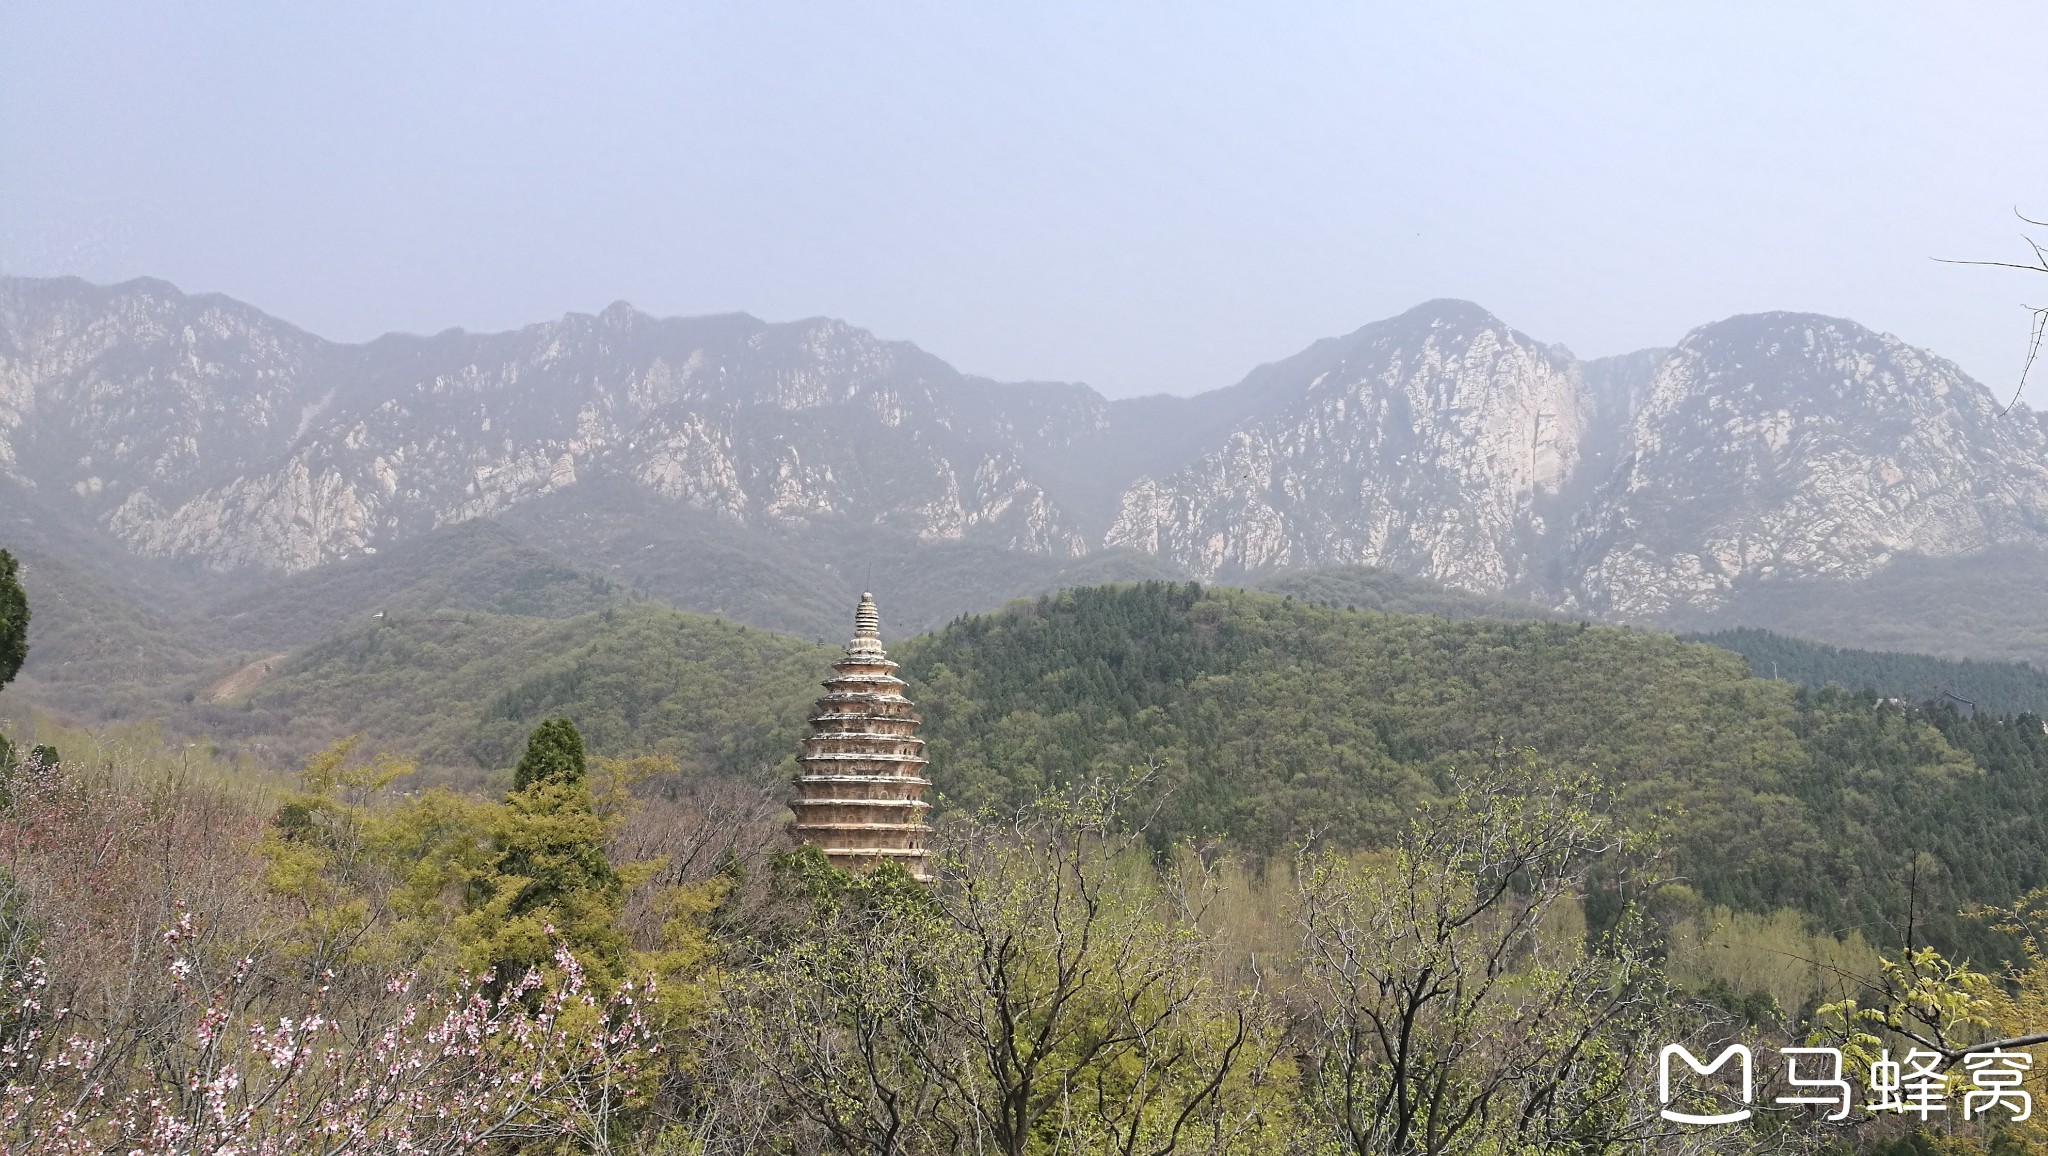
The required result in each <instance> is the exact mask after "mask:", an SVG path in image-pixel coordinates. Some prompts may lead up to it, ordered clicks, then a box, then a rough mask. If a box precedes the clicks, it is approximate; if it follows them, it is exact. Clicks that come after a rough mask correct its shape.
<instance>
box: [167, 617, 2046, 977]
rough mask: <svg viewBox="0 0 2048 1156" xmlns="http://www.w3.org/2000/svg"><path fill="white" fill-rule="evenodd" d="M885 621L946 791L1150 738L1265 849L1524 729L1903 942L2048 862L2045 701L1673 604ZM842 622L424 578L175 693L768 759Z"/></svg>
mask: <svg viewBox="0 0 2048 1156" xmlns="http://www.w3.org/2000/svg"><path fill="white" fill-rule="evenodd" d="M891 649H892V652H893V653H894V655H895V657H896V658H897V659H898V660H899V661H901V662H902V663H903V668H902V673H903V675H904V677H905V678H906V679H907V680H908V681H909V683H910V694H911V695H912V697H913V698H914V699H915V700H916V701H917V702H918V704H919V707H920V709H921V710H922V711H923V712H924V714H925V716H926V718H927V725H926V727H925V731H924V733H925V735H926V737H927V738H928V739H929V740H930V753H931V756H932V760H933V761H932V771H931V773H932V777H933V779H934V781H935V783H936V788H935V795H936V799H937V801H938V802H939V803H940V815H941V817H942V818H943V816H944V815H945V814H947V813H958V812H960V811H963V810H969V809H975V808H980V807H983V806H995V807H999V808H1007V807H1010V806H1013V805H1016V804H1018V803H1020V802H1022V801H1024V800H1026V799H1028V798H1030V797H1031V796H1032V795H1034V794H1035V793H1037V792H1039V791H1041V790H1043V789H1045V788H1047V787H1051V786H1057V785H1061V784H1065V783H1069V782H1072V781H1075V780H1076V779H1079V778H1082V777H1084V776H1088V775H1092V774H1119V773H1121V772H1123V771H1124V770H1125V769H1126V768H1128V767H1130V766H1133V765H1141V764H1144V763H1146V762H1148V761H1150V762H1157V763H1159V764H1161V769H1160V771H1159V772H1158V774H1157V776H1156V790H1155V791H1154V794H1153V798H1154V800H1155V802H1156V805H1157V806H1159V807H1160V812H1159V815H1158V820H1157V823H1156V824H1155V827H1154V829H1155V831H1156V832H1157V834H1158V836H1159V837H1161V838H1178V837H1194V838H1199V839H1211V838H1213V839H1222V840H1227V841H1228V842H1230V843H1231V844H1232V845H1234V846H1236V847H1239V848H1241V849H1244V850H1246V851H1248V852H1251V853H1252V854H1253V855H1254V856H1255V857H1261V856H1270V855H1275V854H1285V853H1286V852H1287V851H1288V850H1289V849H1290V848H1291V847H1292V846H1294V845H1296V844H1297V843H1298V842H1300V841H1302V840H1306V839H1319V840H1322V841H1324V842H1326V843H1330V844H1335V845H1339V846H1371V845H1376V844H1380V843H1382V842H1384V841H1385V840H1387V839H1388V838H1390V837H1392V835H1393V834H1394V833H1395V832H1396V831H1398V830H1399V829H1401V827H1402V825H1403V824H1404V823H1405V822H1406V821H1407V820H1408V819H1409V818H1410V817H1411V816H1412V814H1413V813H1414V809H1415V808H1416V806H1417V805H1419V804H1420V803H1422V802H1424V801H1426V800H1429V799H1432V798H1436V797H1439V796H1441V795H1443V794H1444V793H1445V792H1446V791H1448V790H1449V789H1450V788H1451V787H1452V786H1453V785H1454V784H1455V782H1456V781H1458V780H1459V779H1461V778H1462V777H1463V776H1464V775H1466V774H1468V773H1470V772H1472V771H1473V770H1475V769H1477V768H1479V767H1480V766H1482V765H1484V764H1486V763H1487V762H1489V761H1490V760H1492V759H1494V758H1495V757H1496V755H1497V752H1499V751H1501V750H1502V749H1503V748H1518V747H1530V748H1534V749H1535V750H1536V751H1538V752H1539V753H1540V754H1541V755H1542V756H1543V757H1545V758H1547V759H1551V760H1556V761H1561V762H1565V763H1573V764H1579V765H1587V766H1593V767H1597V768H1598V769H1599V772H1600V774H1601V775H1602V777H1603V778H1605V779H1606V780H1607V781H1608V782H1610V783H1612V784H1613V785H1614V786H1615V787H1616V788H1617V791H1618V793H1619V795H1620V798H1621V800H1622V806H1623V808H1624V810H1625V811H1627V812H1628V813H1629V814H1630V815H1631V816H1633V817H1634V818H1635V819H1637V820H1639V821H1642V822H1652V823H1657V824H1660V825H1661V826H1662V827H1663V828H1664V830H1665V832H1666V835H1667V838H1666V841H1665V842H1666V847H1667V858H1666V860H1665V865H1664V869H1665V870H1666V871H1667V873H1668V875H1669V877H1670V878H1671V880H1672V881H1673V887H1672V888H1669V889H1667V891H1668V892H1669V893H1668V894H1667V895H1665V896H1664V897H1663V899H1660V902H1664V901H1669V902H1675V903H1681V904H1683V903H1693V902H1711V903H1722V904H1727V905H1729V906H1732V907H1735V908H1738V909H1746V910H1754V911H1770V910H1773V909H1776V908H1780V907H1794V908H1797V909H1800V910H1802V911H1804V912H1806V913H1808V914H1809V915H1810V916H1812V917H1814V918H1815V919H1816V920H1817V921H1818V923H1819V924H1820V925H1822V926H1825V927H1828V928H1834V929H1849V928H1862V929H1864V930H1865V931H1866V933H1868V934H1869V935H1870V936H1871V937H1872V938H1873V939H1874V940H1880V941H1897V940H1900V939H1902V938H1903V934H1904V925H1905V921H1906V913H1907V912H1909V911H1911V912H1914V913H1915V915H1914V925H1915V927H1916V928H1917V929H1918V933H1919V934H1920V935H1921V936H1923V937H1924V938H1927V939H1929V940H1931V941H1934V942H1943V943H1951V944H1962V945H1965V946H1971V945H1976V946H1985V945H1986V944H1987V942H1988V941H1987V940H1986V939H1985V938H1984V936H1983V934H1982V933H1981V932H1979V931H1975V930H1972V929H1971V928H1970V927H1968V926H1966V925H1965V924H1964V923H1962V922H1961V921H1959V920H1958V919H1957V918H1956V912H1958V911H1959V910H1961V909H1962V908H1963V907H1964V906H1965V905H1966V904H1968V903H1971V902H1981V903H2002V902H2009V901H2011V900H2012V899H2014V898H2016V897H2017V896H2018V895H2019V894H2021V893H2023V892H2024V891H2025V890H2027V889H2029V888H2032V887H2035V886H2040V885H2043V884H2048V735H2044V734H2043V733H2042V725H2041V721H2040V719H2039V718H2038V717H2035V716H2020V717H2018V718H2016V719H2008V718H2004V717H1999V716H1993V715H1991V714H1989V713H1983V714H1979V715H1978V716H1977V717H1975V718H1963V717H1960V716H1958V715H1956V714H1955V713H1954V712H1952V711H1943V710H1938V709H1936V710H1928V709H1922V708H1919V707H1910V706H1900V705H1895V704H1890V703H1887V702H1885V701H1883V700H1882V699H1881V698H1879V697H1878V696H1875V695H1870V694H1858V693H1851V692H1846V691H1840V690H1830V691H1825V692H1819V693H1812V692H1807V691H1804V690H1802V689H1800V688H1798V687H1795V686H1793V685H1791V684H1789V683H1786V682H1778V681H1770V680H1764V679H1757V678H1753V677H1751V676H1750V673H1749V670H1748V668H1747V665H1746V663H1745V661H1744V659H1743V658H1742V657H1741V656H1739V655H1736V654H1733V653H1730V652H1729V651H1726V650H1722V649H1719V648H1716V647H1712V646H1706V645H1702V644H1697V643H1690V642H1685V641H1681V640H1679V639H1676V638H1673V637H1671V636H1669V635H1664V634H1657V633H1651V632H1646V631H1637V630H1625V629H1617V628H1610V627H1600V626H1591V625H1587V624H1583V623H1568V622H1558V621H1543V620H1503V619H1497V618H1468V619H1450V618H1445V617H1434V616H1421V615H1401V614H1383V613H1378V612H1369V611H1355V610H1345V609H1333V608H1330V607H1328V606H1324V605H1319V604H1317V603H1315V602H1312V601H1305V600H1303V599H1300V598H1290V597H1286V596H1282V595H1274V594H1266V593H1258V592H1248V591H1238V590H1205V589H1201V588H1198V587H1196V586H1193V585H1186V584H1178V583H1147V584H1140V585H1126V586H1108V587H1089V588H1083V589H1078V590H1070V591H1065V592H1062V593H1059V594H1054V595H1048V596H1044V597H1041V598H1038V599H1035V600H1032V601H1026V602H1018V603H1013V604H1012V605H1010V606H1009V607H1006V608H1005V609H1004V610H1002V611H1000V612H998V613H995V614H989V615H982V616H977V617H966V618H961V619H958V620H956V621H955V622H953V623H952V624H951V625H949V626H947V627H945V628H944V629H942V630H940V631H937V632H935V633H933V634H930V635H925V636H922V637H918V638H912V639H908V640H903V641H898V642H895V643H893V644H892V647H891ZM835 653H836V650H835V649H834V648H830V647H825V646H819V645H815V644H812V643H808V642H804V641H800V640H797V639H792V638H789V637H786V636H782V635H777V634H773V633H769V632H764V631H760V630H757V629H753V628H749V627H745V626H741V625H738V624H734V623H731V622H727V621H723V620H719V619H714V618H709V617H704V616H700V615H692V614H685V613H681V612H678V611H673V610H669V609H666V608H664V607H661V606H659V605H656V604H653V603H648V602H640V603H632V604H626V605H618V606H613V607H610V608H607V609H605V610H603V611H600V612H596V613H591V614H584V615H580V616H576V617H570V618H561V619H545V618H537V617H520V616H512V615H503V614H488V613H480V612H463V611H436V612H432V613H424V614H419V613H409V612H402V611H401V612H392V613H389V614H387V616H386V617H384V618H382V619H365V620H362V621H359V622H358V623H356V624H355V625H353V626H351V627H349V628H348V629H347V630H344V631H343V632H341V633H340V634H338V635H336V636H334V637H333V638H330V639H329V640H327V641H325V642H322V643H319V644H317V645H315V646H312V647H309V648H306V649H304V650H301V651H299V652H297V653H296V654H294V655H293V656H291V657H290V658H289V659H287V660H284V661H282V662H281V663H279V664H278V665H277V666H276V668H275V669H274V671H273V672H272V673H270V674H269V675H268V676H267V677H264V678H261V679H260V680H257V681H255V682H254V683H253V685H251V686H250V687H248V688H247V689H246V690H244V691H241V692H239V693H237V694H235V695H233V696H230V697H228V698H227V699H226V700H225V701H220V702H210V701H207V700H206V699H204V698H202V699H200V700H198V701H195V702H192V703H189V704H180V705H179V706H178V707H177V712H176V713H175V715H174V717H173V718H172V720H171V721H172V723H173V725H174V726H176V727H177V728H179V729H182V730H185V731H186V732H188V733H195V734H207V735H211V736H213V737H214V738H215V739H216V741H218V742H219V743H221V744H222V745H223V746H225V747H228V748H230V749H234V750H239V751H245V752H250V753H254V754H257V755H259V756H261V757H263V758H264V759H265V760H266V761H268V762H270V763H272V764H274V765H286V764H289V763H291V762H293V761H296V760H298V759H300V758H303V757H304V756H305V755H306V754H308V753H309V752H311V751H312V750H316V749H318V748H319V747H321V746H322V745H324V744H326V743H327V742H329V741H331V740H332V739H334V738H336V737H339V736H342V735H346V734H350V733H354V732H358V731H360V732H363V733H364V734H365V735H366V741H367V743H368V744H369V746H370V747H372V748H386V749H391V750H394V751H398V752H402V753H406V754H411V755H414V756H416V757H418V758H419V759H421V760H422V762H423V764H424V765H426V766H427V767H428V768H429V770H430V772H431V773H432V774H433V775H434V776H435V777H438V778H444V779H453V780H456V781H468V782H476V781H479V780H481V779H483V778H484V777H486V776H488V775H490V774H492V773H502V772H503V771H504V770H505V769H506V768H507V767H509V766H510V763H511V759H512V757H513V755H514V754H515V753H516V745H517V742H518V741H519V738H520V736H522V735H524V734H525V733H526V732H527V731H528V730H530V729H531V728H532V727H533V726H534V725H536V724H537V723H538V722H539V721H540V720H541V719H544V718H548V717H554V716H564V717H568V718H571V719H573V720H574V721H575V722H576V724H577V725H578V726H579V727H581V728H582V729H583V732H584V733H585V735H586V736H587V737H588V739H589V740H590V744H591V747H592V749H593V750H594V751H596V752H598V753H602V754H611V755H628V754H635V753H640V752H646V751H668V752H671V753H673V754H675V755H676V756H677V757H678V759H679V761H680V762H681V764H682V766H683V768H684V770H685V772H686V773H687V774H690V775H747V776H753V777H755V778H756V779H757V781H759V780H764V779H765V780H767V781H771V782H772V781H774V780H776V779H783V778H786V776H787V775H788V773H789V772H790V771H791V770H792V769H793V766H792V759H793V756H794V755H795V754H796V753H797V749H798V745H799V742H800V739H801V736H802V733H803V726H804V719H805V717H806V715H807V714H808V710H809V706H810V703H811V702H812V700H813V699H814V698H815V697H816V695H817V694H818V688H817V683H818V680H819V679H821V678H822V677H823V676H824V675H825V673H826V671H827V667H828V666H829V664H830V663H831V661H832V659H833V657H834V656H835ZM1688 896H1690V897H1691V898H1688ZM1987 950H1988V949H1987Z"/></svg>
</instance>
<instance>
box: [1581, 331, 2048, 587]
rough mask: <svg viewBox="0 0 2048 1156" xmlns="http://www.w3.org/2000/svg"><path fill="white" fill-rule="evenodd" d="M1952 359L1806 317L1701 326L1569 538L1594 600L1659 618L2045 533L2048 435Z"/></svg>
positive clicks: (1671, 359) (1665, 367)
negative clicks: (1755, 585)
mask: <svg viewBox="0 0 2048 1156" xmlns="http://www.w3.org/2000/svg"><path fill="white" fill-rule="evenodd" d="M1999 408H2000V407H1999V405H1998V403H1997V402H1996V401H1995V400H1994V399H1993V398H1992V396H1991V395H1990V393H1989V392H1987V391H1986V390H1985V389H1984V388H1983V387H1982V386H1980V385H1978V384H1977V383H1975V382H1973V381H1971V380H1970V379H1969V378H1968V377H1966V376H1964V374H1963V373H1962V371H1961V370H1959V369H1957V368H1956V367H1955V366H1954V365H1952V364H1950V363H1948V362H1946V361H1943V360H1941V359H1939V358H1936V357H1933V356H1931V355H1929V354H1927V353H1924V352H1922V351H1920V350H1917V349H1914V348H1912V347H1910V346H1908V345H1906V344H1905V343H1903V342H1901V341H1899V340H1898V339H1897V338H1895V337H1891V336H1889V335H1883V334H1877V333H1872V332H1871V331H1869V330H1867V329H1864V328H1863V327H1861V326H1858V325H1855V324H1854V323H1851V322H1844V321H1839V320H1835V319H1831V318H1826V317H1818V316H1814V315H1811V314H1794V313H1767V314H1759V315H1753V316H1745V317H1736V318H1731V319H1730V320H1727V321H1723V322H1719V323H1716V324H1713V325H1708V326H1704V327H1702V328H1700V329H1698V330H1695V331H1694V332H1693V333H1692V334H1691V335H1690V336H1688V337H1687V338H1686V339H1685V341H1684V342H1682V343H1681V344H1680V345H1679V346H1678V348H1676V349H1675V350H1673V351H1672V352H1671V353H1670V354H1669V355H1668V356H1667V357H1666V358H1665V359H1664V360H1663V362H1662V364H1660V365H1659V366H1658V367H1657V369H1656V371H1655V376H1654V377H1653V379H1652V382H1651V385H1650V388H1649V391H1648V394H1647V396H1646V397H1645V398H1644V399H1643V400H1642V402H1641V405H1640V407H1639V409H1638V410H1637V412H1636V414H1635V416H1634V419H1633V421H1632V422H1631V423H1630V425H1629V428H1628V432H1627V438H1626V441H1625V443H1624V448H1625V457H1624V462H1623V465H1622V467H1621V469H1620V470H1619V471H1618V472H1617V474H1616V475H1615V476H1614V477H1613V478H1612V479H1611V480H1610V481H1609V482H1608V484H1607V485H1606V487H1605V488H1604V490H1603V491H1602V492H1601V493H1600V495H1599V497H1598V498H1597V500H1596V501H1595V502H1594V504H1593V505H1592V507H1591V508H1590V509H1589V510H1588V511H1587V512H1586V515H1585V517H1584V518H1583V520H1582V526H1581V528H1580V530H1579V531H1578V533H1577V534H1576V535H1575V540H1574V542H1573V553H1574V555H1575V561H1576V565H1575V566H1574V569H1575V570H1576V571H1577V573H1578V574H1579V576H1580V577H1579V592H1580V594H1581V596H1582V597H1583V599H1584V604H1585V605H1586V606H1587V607H1588V608H1589V609H1593V610H1596V611H1601V612H1605V613H1609V614H1613V615H1617V616H1621V617H1629V618H1653V617H1656V616H1658V615H1661V614H1663V613H1665V612H1667V611H1669V610H1671V609H1672V608H1673V607H1674V606H1677V605H1680V604H1684V605H1687V606H1693V607H1711V606H1714V605H1717V604H1719V603H1720V602H1722V601H1724V600H1725V599H1726V598H1727V597H1728V594H1729V591H1730V590H1731V589H1732V588H1733V587H1734V586H1735V584H1737V583H1739V582H1743V581H1753V580H1771V579H1784V578H1800V577H1838V578H1861V577H1867V576H1869V575H1870V574H1873V573H1875V572H1876V571H1877V570H1878V569H1880V568H1881V567H1883V566H1884V565H1885V564H1886V563H1887V562H1889V561H1891V559H1892V558H1893V557H1895V556H1896V555H1899V554H1906V553H1911V554H1922V555H1930V556H1936V557H1945V556H1953V555H1958V554H1969V553H1974V552H1976V551H1979V550H1983V549H1985V548H1987V547H1990V546H1994V545H2000V544H2006V543H2014V542H2040V541H2042V540H2043V539H2044V537H2048V438H2044V436H2043V432H2042V428H2041V426H2040V424H2039V423H2038V422H2036V421H2034V420H2033V419H2032V415H2031V414H2027V413H2025V412H2024V411H2015V412H2014V413H2012V414H2009V415H2007V416H2005V417H2000V416H1999V412H1998V411H1999Z"/></svg>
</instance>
